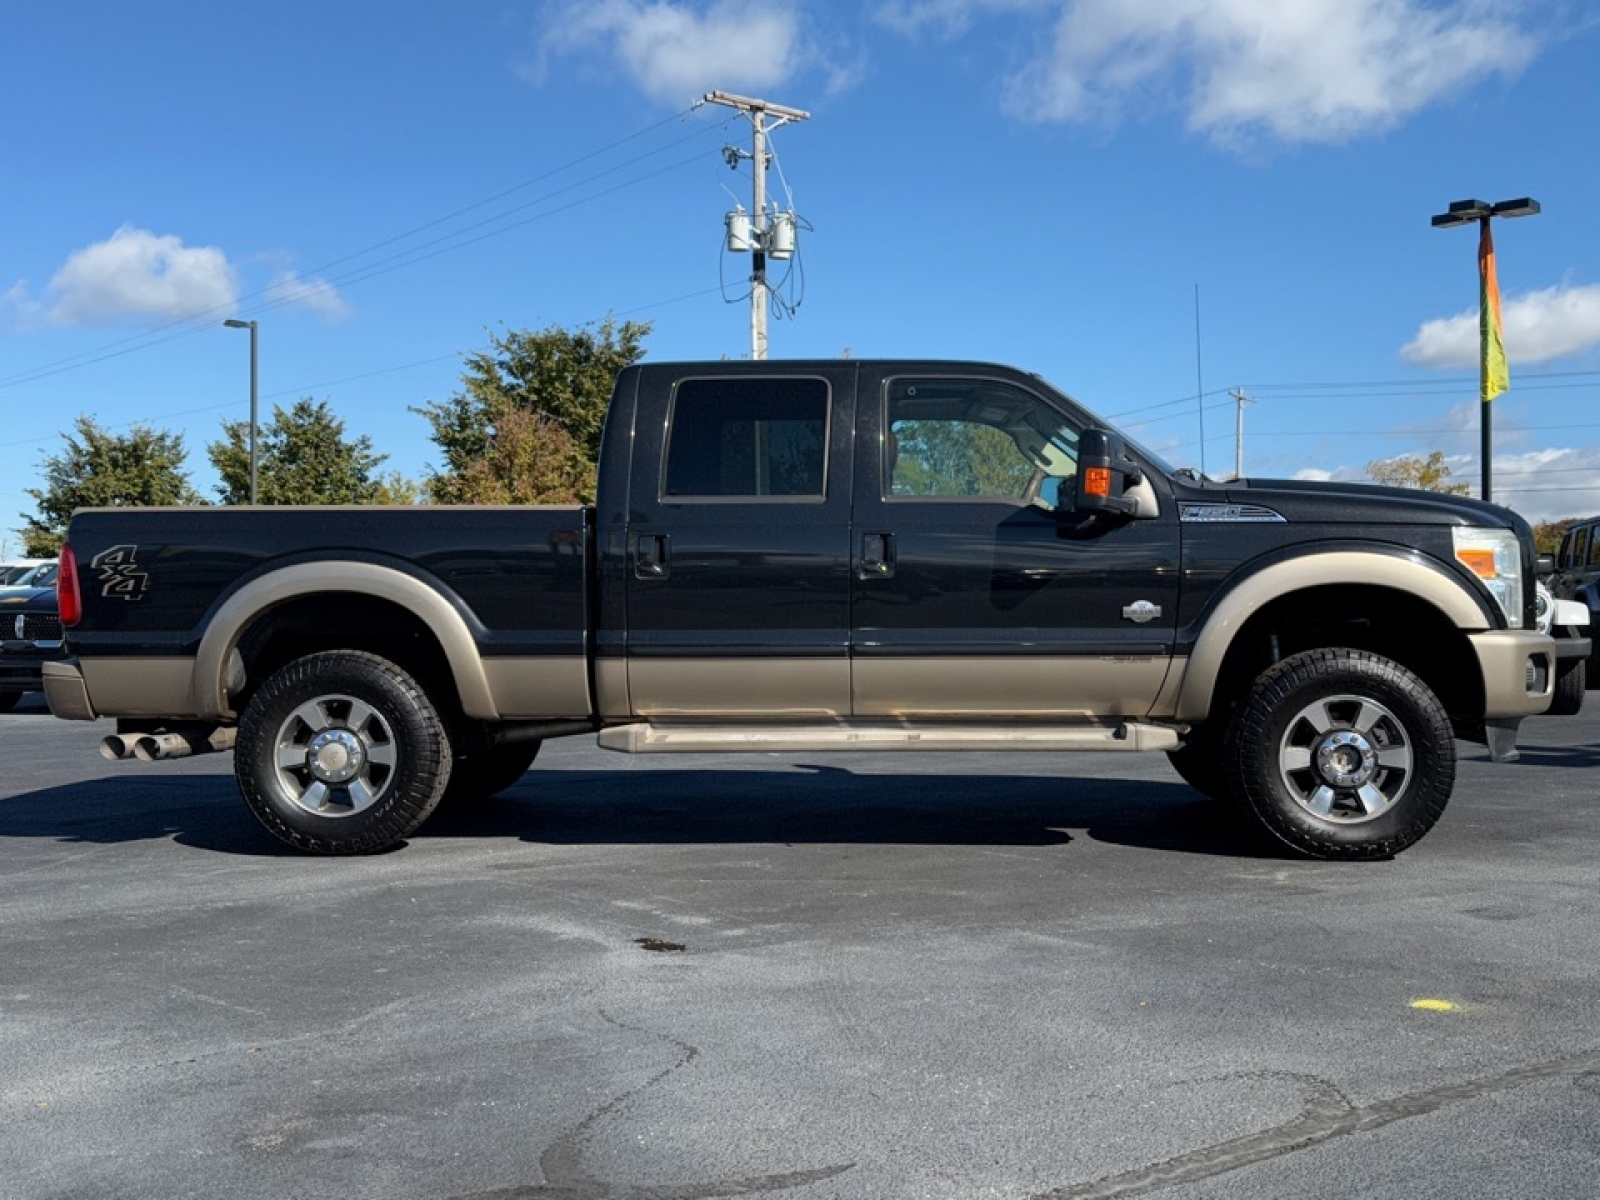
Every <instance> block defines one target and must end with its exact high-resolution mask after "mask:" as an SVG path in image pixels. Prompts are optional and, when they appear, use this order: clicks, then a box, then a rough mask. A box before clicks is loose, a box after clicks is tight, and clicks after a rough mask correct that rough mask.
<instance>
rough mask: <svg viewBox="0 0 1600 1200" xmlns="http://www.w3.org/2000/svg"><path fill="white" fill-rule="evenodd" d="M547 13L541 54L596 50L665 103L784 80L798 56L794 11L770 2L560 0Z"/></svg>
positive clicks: (793, 69) (795, 67)
mask: <svg viewBox="0 0 1600 1200" xmlns="http://www.w3.org/2000/svg"><path fill="white" fill-rule="evenodd" d="M551 13H552V15H551V18H550V20H549V25H548V28H547V29H546V31H545V33H544V36H543V38H542V39H541V49H542V51H543V52H544V53H545V54H547V55H548V54H551V53H561V52H570V51H577V50H584V49H588V48H591V47H594V46H600V47H602V48H604V49H606V50H608V51H609V52H610V53H612V54H614V55H615V56H616V57H617V58H618V59H619V60H620V61H621V63H622V65H623V67H624V69H625V70H626V71H627V73H628V74H629V76H630V77H631V78H632V79H633V81H634V83H636V84H637V85H638V86H639V88H640V89H641V90H642V91H644V92H645V93H646V94H647V95H649V96H651V97H652V98H653V99H656V100H660V101H663V102H665V103H669V104H688V103H689V102H691V101H693V100H698V99H699V98H700V97H701V96H702V95H704V94H705V93H706V92H708V91H711V90H714V89H722V90H729V91H738V90H740V89H759V88H764V87H768V86H771V85H774V84H779V83H783V82H784V81H786V80H787V79H789V78H790V77H791V76H793V75H794V74H795V73H796V71H797V70H798V69H799V67H800V64H801V59H802V57H803V51H802V46H801V36H800V21H799V17H798V15H797V13H796V12H795V9H794V6H793V5H791V4H782V3H778V2H776V0H712V2H711V3H710V4H706V5H695V4H692V3H686V2H670V0H566V2H563V3H560V4H558V5H556V6H554V7H553V8H552V10H551Z"/></svg>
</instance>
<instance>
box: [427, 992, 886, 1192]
mask: <svg viewBox="0 0 1600 1200" xmlns="http://www.w3.org/2000/svg"><path fill="white" fill-rule="evenodd" d="M597 1011H598V1012H599V1014H600V1019H601V1020H603V1021H605V1022H606V1024H608V1025H610V1026H612V1027H613V1028H616V1029H622V1030H626V1031H627V1032H629V1033H638V1034H643V1035H644V1036H646V1037H651V1038H656V1039H658V1040H660V1041H664V1042H666V1043H668V1044H669V1045H672V1046H674V1047H676V1048H677V1050H678V1057H677V1060H676V1061H675V1062H673V1063H672V1065H671V1066H668V1067H666V1068H664V1069H662V1070H660V1071H657V1072H656V1073H655V1074H654V1075H652V1076H651V1077H650V1078H649V1079H646V1080H645V1081H644V1082H643V1083H641V1084H639V1085H638V1086H636V1087H632V1088H629V1089H628V1090H627V1091H625V1092H623V1093H621V1094H620V1095H618V1096H613V1097H612V1098H611V1099H610V1100H607V1101H606V1102H605V1103H604V1104H602V1105H600V1107H598V1108H596V1109H595V1110H594V1111H593V1112H591V1113H589V1115H588V1116H586V1117H584V1118H583V1120H581V1121H579V1122H578V1123H577V1124H576V1125H574V1126H573V1127H572V1128H571V1129H569V1130H568V1131H567V1132H566V1133H564V1134H562V1135H561V1137H559V1138H557V1139H556V1140H555V1141H554V1142H552V1143H551V1144H550V1145H549V1146H548V1147H547V1148H546V1149H545V1152H544V1153H543V1154H542V1155H540V1156H539V1169H540V1172H541V1173H542V1174H543V1175H544V1178H545V1182H544V1183H539V1184H523V1185H520V1186H517V1187H510V1188H499V1189H496V1190H494V1191H489V1192H473V1193H471V1194H469V1195H462V1196H457V1197H454V1200H718V1198H719V1197H724V1196H756V1195H760V1194H762V1193H764V1192H779V1191H787V1190H788V1189H790V1188H797V1187H804V1186H805V1185H807V1184H811V1183H818V1182H821V1181H822V1180H824V1179H831V1178H833V1177H834V1176H835V1175H842V1174H844V1173H845V1172H846V1171H849V1170H852V1169H853V1168H854V1167H855V1164H854V1163H844V1164H842V1165H839V1166H831V1167H819V1168H815V1169H813V1170H809V1171H787V1172H783V1173H781V1174H774V1175H746V1176H738V1177H734V1178H730V1179H714V1180H706V1181H702V1182H699V1183H683V1184H665V1185H662V1186H659V1187H639V1186H635V1185H630V1184H613V1183H607V1182H606V1181H604V1180H601V1179H597V1178H595V1177H594V1175H592V1174H591V1173H590V1172H589V1170H588V1168H587V1167H585V1166H584V1165H583V1157H584V1151H585V1150H586V1149H587V1144H588V1140H589V1135H590V1133H591V1132H592V1131H593V1130H594V1128H595V1126H596V1125H597V1124H599V1123H600V1122H601V1121H603V1120H604V1119H605V1118H607V1117H609V1116H610V1115H612V1114H613V1113H615V1112H617V1111H618V1110H619V1109H621V1108H623V1107H625V1106H626V1105H627V1104H628V1103H629V1102H630V1101H632V1100H633V1099H634V1098H635V1097H637V1096H639V1095H641V1094H643V1093H644V1092H646V1091H648V1090H649V1089H650V1088H653V1087H655V1086H656V1085H658V1084H660V1083H662V1082H664V1081H665V1080H666V1079H668V1078H669V1077H671V1076H673V1075H676V1074H677V1073H678V1072H679V1071H681V1070H683V1069H684V1068H685V1067H687V1066H688V1065H689V1064H690V1063H692V1062H693V1061H694V1060H695V1059H697V1058H698V1057H700V1051H699V1049H698V1048H697V1047H695V1046H692V1045H690V1044H689V1043H688V1042H685V1041H681V1040H679V1039H678V1038H675V1037H672V1036H670V1035H668V1034H665V1033H661V1032H659V1031H656V1030H652V1029H643V1028H641V1027H639V1026H637V1025H629V1024H628V1023H627V1022H626V1021H619V1020H618V1019H617V1018H616V1017H613V1016H612V1015H611V1014H610V1013H608V1012H606V1010H605V1009H603V1008H602V1009H599V1010H597Z"/></svg>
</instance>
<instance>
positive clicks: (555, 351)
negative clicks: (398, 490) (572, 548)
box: [413, 317, 650, 504]
mask: <svg viewBox="0 0 1600 1200" xmlns="http://www.w3.org/2000/svg"><path fill="white" fill-rule="evenodd" d="M649 332H650V326H649V325H648V324H645V323H640V322H635V321H626V322H623V323H622V324H620V325H619V324H617V322H616V321H615V320H613V319H612V318H610V317H607V318H606V320H605V321H604V322H602V323H601V325H600V326H599V327H598V328H595V327H593V326H588V325H586V326H584V327H582V328H581V329H577V330H569V329H563V328H561V327H560V326H555V325H552V326H550V327H549V328H547V329H544V330H541V331H539V332H537V333H533V332H529V331H527V330H515V329H514V330H508V331H507V332H505V333H503V334H491V335H490V346H489V348H488V349H487V350H481V351H478V352H476V353H473V354H469V355H467V356H466V359H465V363H466V371H465V373H464V374H463V375H462V377H461V385H462V386H461V390H460V391H458V392H457V393H456V394H455V395H454V396H451V397H450V398H449V399H448V400H438V401H434V402H432V403H430V404H428V405H426V406H425V407H423V408H419V409H414V410H413V411H414V412H417V413H420V414H421V415H422V416H423V417H424V418H426V419H427V421H428V423H429V424H430V425H431V426H432V427H433V434H432V438H433V441H434V442H435V444H437V445H438V447H439V449H440V451H441V452H442V454H443V456H444V469H443V470H442V471H440V472H438V473H437V474H434V475H432V476H431V477H430V478H429V479H428V490H429V492H430V494H431V495H432V497H433V499H434V500H436V501H439V502H441V503H452V504H464V503H517V504H537V503H559V502H563V501H565V500H567V499H569V498H571V497H572V496H573V495H574V486H575V494H576V496H578V497H579V498H582V499H584V500H589V499H592V498H593V496H594V467H595V463H596V461H597V460H598V458H599V451H600V431H601V429H602V427H603V426H604V424H605V417H606V405H607V404H608V403H609V401H610V399H611V387H612V384H613V383H614V382H615V381H616V377H617V374H618V373H619V372H620V371H621V370H622V369H623V368H624V367H627V366H631V365H632V364H633V363H636V362H638V361H639V360H640V359H641V358H643V357H644V338H645V336H646V335H647V334H648V333H649ZM518 413H522V414H528V415H531V416H536V417H538V418H540V419H538V420H522V419H517V418H516V417H515V414H518ZM516 439H528V444H527V445H517V444H513V442H514V441H515V440H516ZM574 455H576V459H575V458H574V457H573V456H574ZM486 462H487V463H490V464H491V465H490V466H476V464H480V463H486ZM575 463H577V464H579V467H578V473H577V475H576V477H575V476H574V475H573V470H574V464H575ZM489 496H493V497H495V499H493V500H490V499H488V497H489Z"/></svg>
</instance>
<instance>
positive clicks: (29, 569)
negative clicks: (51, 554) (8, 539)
mask: <svg viewBox="0 0 1600 1200" xmlns="http://www.w3.org/2000/svg"><path fill="white" fill-rule="evenodd" d="M55 561H56V560H55V559H53V558H13V559H11V560H9V561H7V562H3V563H0V587H11V586H19V585H23V584H26V583H29V582H30V581H31V580H32V579H33V577H34V575H35V574H37V573H38V571H39V569H40V568H41V567H45V566H54V565H55Z"/></svg>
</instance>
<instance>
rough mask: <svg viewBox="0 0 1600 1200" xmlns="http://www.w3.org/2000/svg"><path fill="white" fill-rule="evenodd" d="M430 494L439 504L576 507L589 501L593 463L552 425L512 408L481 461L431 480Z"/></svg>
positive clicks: (544, 418) (538, 415)
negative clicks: (534, 504)
mask: <svg viewBox="0 0 1600 1200" xmlns="http://www.w3.org/2000/svg"><path fill="white" fill-rule="evenodd" d="M433 490H434V499H435V500H437V501H439V502H440V503H444V504H524V503H533V502H535V501H536V502H537V503H540V504H581V503H583V502H584V501H586V500H591V499H593V498H594V461H593V459H592V458H590V456H589V455H587V454H585V453H584V449H583V447H582V446H580V445H579V444H578V442H577V441H576V440H575V439H574V438H573V437H572V435H571V434H570V433H568V432H567V431H566V430H565V429H564V428H562V426H561V425H560V424H559V423H557V422H556V421H554V420H552V419H551V418H549V417H547V416H545V415H544V414H543V413H536V412H529V411H528V410H527V409H525V408H518V409H512V410H511V411H510V412H506V413H502V414H501V416H500V417H499V419H498V421H497V422H496V425H495V428H494V435H493V436H492V437H491V438H490V439H489V447H488V449H487V450H486V451H485V452H484V454H483V456H482V457H481V458H478V459H475V460H474V461H472V462H471V463H468V464H467V468H466V470H464V471H462V472H461V473H460V474H459V475H450V476H445V477H440V478H438V479H435V480H434V481H433Z"/></svg>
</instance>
